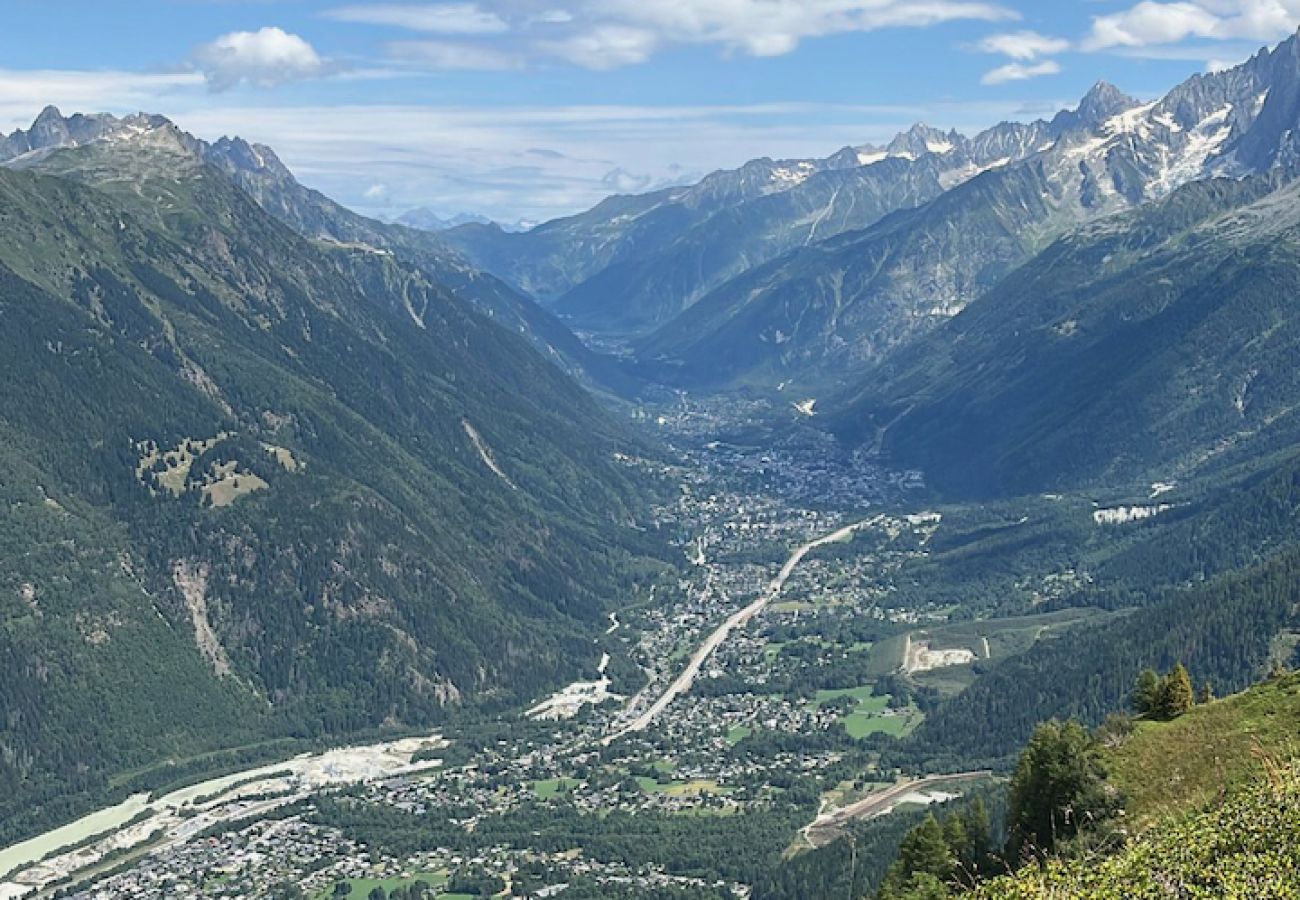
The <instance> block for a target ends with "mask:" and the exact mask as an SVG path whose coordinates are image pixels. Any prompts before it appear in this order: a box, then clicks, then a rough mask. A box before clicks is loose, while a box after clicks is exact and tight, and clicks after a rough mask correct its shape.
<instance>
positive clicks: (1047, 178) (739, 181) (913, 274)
mask: <svg viewBox="0 0 1300 900" xmlns="http://www.w3.org/2000/svg"><path fill="white" fill-rule="evenodd" d="M1298 98H1300V62H1298V55H1297V41H1296V39H1295V38H1292V39H1291V40H1288V41H1286V42H1284V43H1282V44H1281V45H1279V46H1278V47H1276V48H1273V49H1271V50H1264V51H1261V52H1260V53H1259V54H1257V55H1256V56H1255V57H1253V58H1252V59H1250V60H1249V61H1248V62H1246V63H1244V64H1243V65H1241V66H1239V67H1237V68H1234V69H1229V70H1226V71H1223V72H1217V73H1213V74H1206V75H1197V76H1194V77H1193V78H1191V79H1190V80H1188V81H1187V82H1185V83H1184V84H1182V85H1179V86H1178V87H1177V88H1175V89H1174V90H1172V91H1171V92H1169V93H1168V94H1167V95H1166V96H1164V97H1163V98H1160V99H1158V100H1155V101H1149V102H1140V101H1138V100H1136V99H1133V98H1131V97H1128V96H1126V95H1124V94H1123V93H1122V92H1120V91H1119V90H1118V89H1116V88H1115V87H1113V86H1111V85H1108V84H1105V83H1099V84H1098V85H1097V86H1096V87H1094V88H1093V89H1092V90H1091V91H1090V92H1089V93H1088V94H1087V96H1085V97H1084V98H1083V100H1082V101H1081V102H1080V104H1079V105H1078V106H1077V107H1076V108H1075V109H1072V110H1066V111H1062V112H1061V113H1059V114H1057V115H1056V116H1054V117H1053V118H1051V119H1050V120H1041V121H1036V122H1031V123H1025V124H1021V123H1003V124H1000V125H997V126H995V127H993V128H991V129H989V130H987V131H985V132H982V133H980V134H978V135H976V136H974V137H971V138H966V137H964V136H962V135H960V134H957V133H954V132H940V131H937V130H935V129H931V128H927V127H925V126H916V127H915V128H913V129H912V130H910V131H909V132H906V133H904V134H902V135H899V137H898V138H896V139H895V140H894V141H893V142H891V143H890V144H889V145H887V146H885V147H856V148H846V149H844V150H842V151H840V152H838V153H836V154H834V155H832V156H831V157H828V158H826V159H823V160H799V161H787V162H774V161H771V160H766V159H764V160H756V161H754V162H751V163H748V164H747V165H745V166H744V167H742V168H740V169H738V170H734V171H728V172H719V173H716V174H714V175H711V176H709V177H708V178H706V179H705V180H704V181H702V182H700V183H699V184H698V185H694V186H691V187H683V188H673V189H670V190H666V191H661V192H657V193H654V194H648V195H643V196H638V197H616V198H611V199H609V200H607V201H605V202H604V203H602V204H601V205H599V206H597V207H596V208H594V209H593V210H591V211H590V212H587V213H583V214H581V215H578V216H574V217H571V218H569V219H561V220H557V221H555V222H550V223H546V224H543V225H541V226H538V227H537V228H535V229H533V230H531V231H529V232H528V233H526V234H518V235H504V234H501V233H499V232H497V231H494V230H492V229H490V228H483V227H479V226H466V227H463V228H459V229H453V230H452V231H450V232H447V233H446V235H445V240H446V241H447V242H448V243H449V244H451V245H453V246H455V247H457V248H458V249H459V250H460V251H461V252H463V253H464V254H465V256H466V257H467V258H468V259H469V260H470V261H472V262H473V263H474V264H476V265H478V266H480V267H482V268H484V269H486V270H488V271H492V272H494V273H496V274H497V275H499V276H500V277H501V278H503V279H504V280H506V281H508V282H510V283H512V284H514V285H516V286H518V287H520V288H521V289H523V290H526V291H529V292H531V293H533V294H534V295H535V296H536V297H537V298H538V299H539V300H541V301H542V303H543V304H545V305H547V306H549V307H550V308H551V309H553V310H554V311H556V312H558V313H559V314H560V315H561V316H562V317H565V318H566V319H568V320H569V321H570V322H571V323H572V324H573V325H574V327H577V328H580V329H582V330H586V331H594V332H597V333H603V334H609V335H613V336H618V337H621V338H623V339H626V340H630V341H631V343H632V345H633V346H634V347H635V349H636V351H637V354H638V356H639V358H640V359H641V361H642V363H643V365H644V367H645V370H646V372H647V373H649V374H651V375H652V377H654V378H656V379H658V380H665V381H669V382H671V383H676V384H680V385H683V386H694V387H705V388H719V387H728V386H741V385H749V386H755V387H759V388H770V387H772V386H774V385H777V384H783V383H791V384H802V385H805V386H806V387H808V388H810V389H811V388H821V387H824V386H826V385H843V384H845V383H846V382H847V381H849V380H851V379H852V378H854V377H860V376H861V375H862V373H863V370H864V369H866V368H867V367H869V366H870V365H872V364H875V363H876V362H878V361H880V360H881V359H882V358H883V357H884V356H885V355H887V354H888V353H889V351H890V350H892V349H893V348H894V347H897V346H899V345H901V344H902V343H905V342H906V341H908V340H909V339H910V338H912V337H913V336H916V335H920V334H924V333H925V332H927V331H929V330H931V329H933V328H936V327H937V326H939V325H941V324H942V323H944V322H946V321H948V320H950V319H952V318H953V317H954V316H955V315H956V314H958V313H959V312H961V311H962V310H963V309H965V308H966V307H967V306H968V305H970V304H971V303H972V302H973V301H975V300H976V299H978V298H980V297H982V296H984V295H985V294H986V293H988V292H989V291H991V290H992V289H993V288H994V287H995V286H997V285H998V284H999V283H1000V282H1001V280H1002V279H1003V278H1004V277H1006V276H1007V275H1008V274H1010V273H1011V272H1012V271H1013V270H1014V269H1016V268H1017V267H1019V266H1021V265H1023V264H1024V263H1026V262H1027V261H1029V260H1030V259H1031V258H1032V257H1034V256H1035V255H1036V254H1037V253H1040V252H1042V251H1043V250H1045V249H1046V248H1047V247H1048V246H1050V245H1051V244H1052V242H1053V241H1054V240H1055V239H1057V238H1058V237H1060V236H1062V235H1064V234H1067V233H1069V232H1070V231H1072V230H1073V229H1075V228H1077V227H1079V226H1081V225H1084V224H1087V223H1089V222H1092V221H1096V220H1099V219H1103V218H1106V217H1109V216H1111V215H1114V214H1116V213H1121V212H1124V211H1125V210H1130V209H1134V208H1137V207H1140V206H1142V205H1144V204H1147V203H1150V202H1153V201H1157V200H1160V199H1161V198H1163V197H1167V196H1168V195H1169V194H1170V193H1172V192H1173V191H1175V190H1176V189H1177V188H1178V187H1179V186H1181V185H1183V184H1186V183H1189V182H1193V181H1197V180H1201V179H1205V178H1210V177H1215V176H1226V177H1233V178H1240V177H1244V176H1247V175H1250V174H1260V173H1267V172H1271V171H1274V170H1281V171H1289V170H1290V168H1291V167H1292V166H1293V164H1294V159H1295V154H1296V140H1297V139H1296V138H1295V136H1294V133H1293V131H1292V129H1291V128H1290V127H1289V126H1290V125H1291V124H1294V122H1295V121H1296V118H1297V112H1298V110H1297V102H1298Z"/></svg>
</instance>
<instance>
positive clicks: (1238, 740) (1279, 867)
mask: <svg viewBox="0 0 1300 900" xmlns="http://www.w3.org/2000/svg"><path fill="white" fill-rule="evenodd" d="M1297 723H1300V676H1294V675H1293V676H1289V677H1286V678H1282V679H1278V680H1276V681H1272V682H1269V683H1267V684H1263V685H1260V686H1258V687H1255V688H1252V689H1250V690H1248V691H1246V692H1244V693H1242V694H1238V695H1236V696H1233V697H1230V698H1227V699H1224V700H1219V701H1215V702H1213V703H1209V704H1206V705H1203V706H1198V707H1196V708H1195V709H1193V710H1192V711H1191V712H1189V713H1187V714H1186V715H1184V716H1182V717H1180V718H1178V719H1176V720H1174V721H1172V722H1144V723H1142V724H1141V725H1140V726H1139V727H1138V730H1137V731H1136V732H1135V733H1134V734H1133V735H1132V736H1131V737H1130V738H1129V739H1128V740H1127V741H1125V742H1124V743H1123V744H1122V745H1121V746H1119V747H1118V748H1117V749H1115V750H1114V751H1113V752H1112V753H1111V766H1112V779H1113V780H1114V782H1115V783H1116V784H1117V785H1118V786H1119V787H1120V789H1121V790H1123V791H1124V793H1125V795H1126V797H1127V804H1128V806H1127V809H1128V813H1129V820H1128V827H1129V828H1130V829H1131V830H1134V831H1136V832H1137V833H1138V836H1137V837H1136V838H1135V839H1134V840H1132V841H1131V842H1130V843H1129V844H1128V846H1126V847H1125V848H1124V849H1123V850H1122V851H1120V852H1119V853H1117V854H1115V855H1113V856H1110V857H1106V858H1096V857H1093V856H1090V857H1087V858H1085V859H1081V860H1071V861H1068V862H1053V863H1051V864H1050V865H1048V866H1047V867H1046V868H1045V869H1041V870H1040V869H1037V868H1030V869H1027V870H1025V871H1023V872H1021V873H1019V874H1017V875H1016V876H1014V877H1007V878H1001V879H997V880H995V881H992V882H990V883H989V884H987V885H986V886H985V887H984V888H982V889H981V890H980V891H978V892H977V894H976V896H978V897H981V898H987V900H1015V898H1030V897H1053V898H1062V900H1065V898H1075V897H1077V898H1085V897H1087V898H1111V897H1114V898H1120V897H1123V898H1145V897H1152V898H1156V897H1207V898H1208V897H1219V898H1221V897H1231V898H1241V900H1246V898H1264V897H1268V898H1285V897H1300V771H1297V768H1296V764H1295V762H1294V760H1295V759H1296V756H1295V747H1296V733H1297V732H1296V726H1297Z"/></svg>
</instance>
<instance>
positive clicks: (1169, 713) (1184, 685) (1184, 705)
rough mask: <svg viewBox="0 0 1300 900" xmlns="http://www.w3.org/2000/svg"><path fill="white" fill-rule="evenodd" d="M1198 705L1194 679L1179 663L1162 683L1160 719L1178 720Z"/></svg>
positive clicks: (1159, 705)
mask: <svg viewBox="0 0 1300 900" xmlns="http://www.w3.org/2000/svg"><path fill="white" fill-rule="evenodd" d="M1195 704H1196V693H1195V692H1194V691H1193V690H1192V678H1191V676H1190V675H1188V674H1187V668H1186V667H1185V666H1184V665H1183V664H1182V663H1179V664H1178V665H1176V666H1174V669H1173V671H1172V672H1170V673H1169V674H1168V675H1166V676H1165V678H1164V680H1163V681H1161V683H1160V699H1159V703H1158V704H1157V705H1158V707H1159V710H1158V711H1159V713H1160V717H1161V718H1163V719H1176V718H1178V717H1179V716H1181V715H1182V714H1183V713H1185V712H1187V711H1188V710H1189V709H1191V708H1192V707H1193V706H1194V705H1195Z"/></svg>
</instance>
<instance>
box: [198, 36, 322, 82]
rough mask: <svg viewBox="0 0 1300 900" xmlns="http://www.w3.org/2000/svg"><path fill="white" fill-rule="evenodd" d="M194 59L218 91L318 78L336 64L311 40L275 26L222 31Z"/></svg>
mask: <svg viewBox="0 0 1300 900" xmlns="http://www.w3.org/2000/svg"><path fill="white" fill-rule="evenodd" d="M190 61H191V63H192V64H193V65H194V67H195V68H196V69H197V70H198V71H199V72H201V73H202V74H203V76H204V77H205V78H206V79H207V81H208V85H209V87H211V88H212V90H214V91H224V90H229V89H230V88H233V87H237V86H239V85H241V84H251V85H255V86H257V87H275V86H276V85H280V84H284V83H286V82H290V81H299V80H302V79H304V78H315V77H318V76H320V75H324V74H326V73H327V72H328V71H330V70H331V68H332V67H331V65H330V64H329V63H328V62H327V61H326V60H325V59H323V58H322V57H321V56H320V54H318V53H317V52H316V49H315V48H314V47H312V45H311V44H309V43H307V42H306V41H305V40H303V39H302V38H301V37H299V36H298V35H296V34H290V33H289V32H287V31H285V30H283V29H281V28H275V27H268V28H262V29H260V30H259V31H234V32H231V33H230V34H226V35H222V36H221V37H219V38H217V39H216V40H215V41H212V42H211V43H208V44H204V45H203V46H201V47H199V48H198V49H196V50H195V51H194V53H193V54H192V55H191V57H190Z"/></svg>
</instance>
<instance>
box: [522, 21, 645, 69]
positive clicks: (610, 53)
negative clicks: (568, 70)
mask: <svg viewBox="0 0 1300 900" xmlns="http://www.w3.org/2000/svg"><path fill="white" fill-rule="evenodd" d="M538 47H539V48H540V49H541V50H543V51H545V52H547V53H549V54H551V55H553V56H558V57H559V58H560V59H563V60H566V61H568V62H571V63H573V64H574V65H578V66H584V67H586V68H588V69H597V70H600V69H617V68H619V67H620V66H630V65H635V64H637V63H643V62H645V61H646V60H648V59H649V58H650V57H651V56H653V55H654V53H655V50H657V49H658V47H659V39H658V38H657V37H656V36H655V33H654V32H653V31H648V30H646V29H644V28H629V27H626V26H623V25H599V26H596V27H595V28H591V29H588V30H586V31H583V32H580V33H578V34H575V35H572V36H571V37H567V38H564V39H562V40H552V41H541V42H539V43H538Z"/></svg>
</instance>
